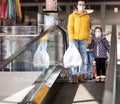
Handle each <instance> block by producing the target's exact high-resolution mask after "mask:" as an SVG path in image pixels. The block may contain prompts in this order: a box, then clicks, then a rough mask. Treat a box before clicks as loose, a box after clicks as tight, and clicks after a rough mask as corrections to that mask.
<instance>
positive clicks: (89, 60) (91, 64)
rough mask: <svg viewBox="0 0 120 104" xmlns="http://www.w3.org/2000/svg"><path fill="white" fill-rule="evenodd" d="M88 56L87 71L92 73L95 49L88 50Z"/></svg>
mask: <svg viewBox="0 0 120 104" xmlns="http://www.w3.org/2000/svg"><path fill="white" fill-rule="evenodd" d="M87 56H88V68H87V73H88V74H89V75H91V74H92V72H93V59H94V56H93V51H87Z"/></svg>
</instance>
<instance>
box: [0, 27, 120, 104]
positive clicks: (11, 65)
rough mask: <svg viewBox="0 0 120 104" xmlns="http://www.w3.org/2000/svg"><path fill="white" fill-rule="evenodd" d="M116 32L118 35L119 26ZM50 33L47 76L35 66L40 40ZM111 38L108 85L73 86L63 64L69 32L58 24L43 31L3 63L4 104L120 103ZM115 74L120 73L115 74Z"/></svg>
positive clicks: (0, 102) (0, 98)
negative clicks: (34, 60)
mask: <svg viewBox="0 0 120 104" xmlns="http://www.w3.org/2000/svg"><path fill="white" fill-rule="evenodd" d="M112 32H113V33H112V34H116V33H114V32H116V27H115V26H113V30H112ZM46 34H48V39H47V42H48V45H47V52H48V54H49V56H50V66H49V68H46V69H45V70H44V73H43V70H42V69H41V68H35V67H34V66H33V63H32V61H33V56H34V53H35V51H36V49H37V47H38V44H39V39H40V38H42V36H44V35H46ZM111 38H112V41H111V53H110V57H112V58H111V59H110V62H109V66H108V69H107V71H108V72H107V73H108V75H107V81H106V83H95V81H94V80H92V81H88V82H87V83H79V84H72V83H70V82H68V69H67V68H64V67H63V61H62V60H63V55H64V52H65V50H66V48H67V37H66V33H65V31H64V30H63V29H62V28H61V27H60V26H58V25H57V26H53V27H51V28H49V29H47V30H45V31H43V32H42V33H41V34H40V35H38V36H35V37H34V38H32V39H31V41H29V42H28V43H26V44H25V45H24V46H23V47H22V48H20V49H18V50H17V51H16V52H15V53H14V54H12V55H11V56H9V57H8V58H6V59H5V60H3V62H1V64H0V71H1V72H0V76H1V79H0V83H1V84H0V104H85V103H86V104H87V103H88V104H119V102H120V101H119V98H118V97H117V96H119V87H120V86H119V70H116V64H115V63H116V61H115V60H116V57H115V56H116V52H115V50H116V48H115V47H114V45H115V44H116V40H115V39H116V37H114V38H113V36H112V37H111ZM111 65H113V66H111ZM111 68H112V69H114V70H112V69H111ZM6 69H7V71H6ZM117 69H119V66H117ZM111 71H112V72H111ZM115 72H117V74H113V73H115ZM110 78H111V79H110ZM108 91H110V93H108ZM108 98H109V100H107V99H108ZM108 102H109V103H108Z"/></svg>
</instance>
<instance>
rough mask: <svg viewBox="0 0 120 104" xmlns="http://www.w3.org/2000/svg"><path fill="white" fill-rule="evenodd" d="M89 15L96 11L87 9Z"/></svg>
mask: <svg viewBox="0 0 120 104" xmlns="http://www.w3.org/2000/svg"><path fill="white" fill-rule="evenodd" d="M86 11H87V13H88V14H90V13H93V12H94V9H86Z"/></svg>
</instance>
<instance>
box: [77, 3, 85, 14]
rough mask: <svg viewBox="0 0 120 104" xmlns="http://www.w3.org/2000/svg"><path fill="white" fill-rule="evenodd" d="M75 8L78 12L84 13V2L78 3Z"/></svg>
mask: <svg viewBox="0 0 120 104" xmlns="http://www.w3.org/2000/svg"><path fill="white" fill-rule="evenodd" d="M77 8H78V12H84V11H85V2H84V1H79V2H78V5H77Z"/></svg>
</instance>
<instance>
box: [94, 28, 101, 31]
mask: <svg viewBox="0 0 120 104" xmlns="http://www.w3.org/2000/svg"><path fill="white" fill-rule="evenodd" d="M96 29H99V30H100V31H101V32H102V28H101V27H95V29H94V32H95V30H96Z"/></svg>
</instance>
